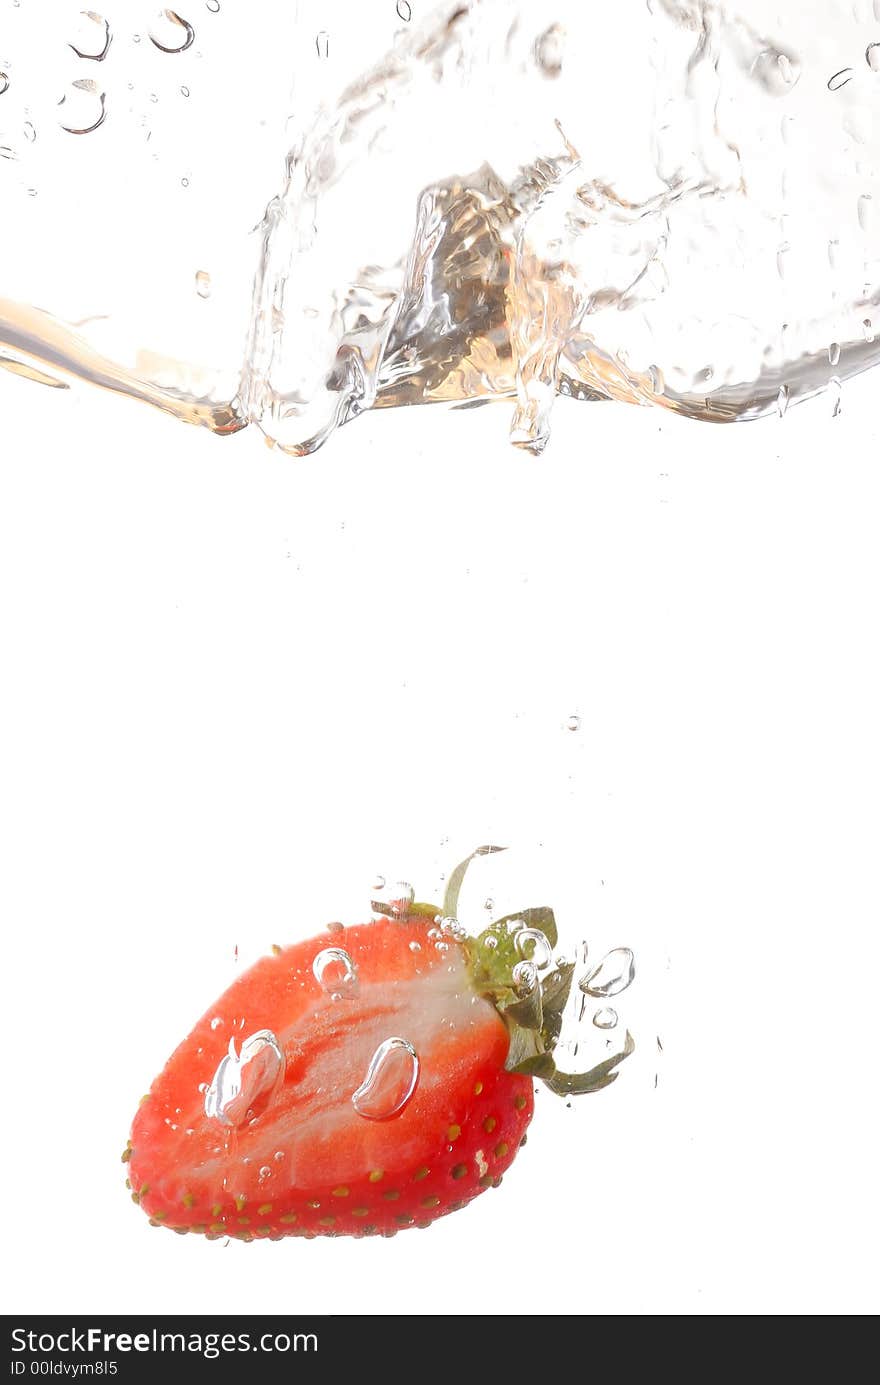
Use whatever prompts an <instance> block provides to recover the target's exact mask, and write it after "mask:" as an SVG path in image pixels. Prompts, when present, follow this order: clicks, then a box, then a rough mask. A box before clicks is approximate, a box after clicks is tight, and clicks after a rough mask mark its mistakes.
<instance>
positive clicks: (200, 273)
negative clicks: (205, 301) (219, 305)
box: [196, 269, 211, 298]
mask: <svg viewBox="0 0 880 1385" xmlns="http://www.w3.org/2000/svg"><path fill="white" fill-rule="evenodd" d="M196 293H197V294H198V295H199V298H210V297H211V276H210V274H209V273H208V271H207V270H206V269H199V270H197V271H196Z"/></svg>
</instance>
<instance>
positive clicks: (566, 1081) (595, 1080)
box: [539, 1030, 636, 1096]
mask: <svg viewBox="0 0 880 1385" xmlns="http://www.w3.org/2000/svg"><path fill="white" fill-rule="evenodd" d="M635 1046H636V1045H635V1040H634V1039H633V1036H632V1034H630V1032H629V1030H627V1031H626V1040H625V1042H624V1045H623V1049H622V1051H621V1052H620V1053H615V1054H614V1056H613V1057H612V1058H606V1059H605V1061H604V1062H602V1063H597V1064H596V1066H595V1067H594V1068H591V1069H590V1071H589V1072H580V1073H575V1072H560V1071H559V1069H558V1068H555V1064H554V1068H555V1071H554V1072H553V1073H552V1074H551V1075H550V1076H548V1077H544V1076H543V1073H542V1074H539V1075H540V1076H541V1077H542V1078H543V1080H544V1082H546V1084H547V1086H548V1087H549V1088H550V1090H551V1092H555V1093H556V1095H557V1096H585V1095H586V1094H587V1093H588V1092H598V1091H601V1089H602V1088H603V1087H610V1085H611V1083H612V1082H616V1081H617V1078H618V1077H619V1075H620V1074H619V1073H618V1072H617V1071H615V1069H616V1068H617V1067H618V1065H619V1064H620V1063H622V1062H623V1060H624V1058H628V1057H629V1056H630V1054H631V1053H633V1052H634V1051H635Z"/></svg>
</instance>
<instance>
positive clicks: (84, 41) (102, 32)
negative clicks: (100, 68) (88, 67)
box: [67, 10, 112, 63]
mask: <svg viewBox="0 0 880 1385" xmlns="http://www.w3.org/2000/svg"><path fill="white" fill-rule="evenodd" d="M111 41H112V35H111V33H110V25H109V24H108V22H107V20H106V19H104V18H103V16H102V15H100V14H95V11H94V10H81V11H80V23H79V25H78V26H77V30H76V33H75V34H74V36H73V41H72V42H69V43H68V45H67V46H68V48H72V49H73V51H74V53H75V54H76V56H77V57H78V58H85V59H87V60H88V61H89V62H96V63H102V62H103V61H104V59H105V58H106V56H107V54H108V52H109V51H110V44H111Z"/></svg>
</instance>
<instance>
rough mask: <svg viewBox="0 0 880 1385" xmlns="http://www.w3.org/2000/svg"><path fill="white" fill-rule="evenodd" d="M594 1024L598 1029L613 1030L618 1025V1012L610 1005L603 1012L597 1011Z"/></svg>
mask: <svg viewBox="0 0 880 1385" xmlns="http://www.w3.org/2000/svg"><path fill="white" fill-rule="evenodd" d="M593 1023H594V1024H595V1026H596V1028H597V1029H613V1028H614V1026H615V1025H616V1023H617V1011H616V1010H612V1009H611V1006H610V1005H609V1006H606V1008H605V1009H603V1010H597V1011H596V1013H595V1015H594V1016H593Z"/></svg>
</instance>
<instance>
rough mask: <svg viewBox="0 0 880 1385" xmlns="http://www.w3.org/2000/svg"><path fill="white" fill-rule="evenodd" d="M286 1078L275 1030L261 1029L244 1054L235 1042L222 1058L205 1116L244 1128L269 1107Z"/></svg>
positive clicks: (207, 1098)
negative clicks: (276, 1090) (268, 1103)
mask: <svg viewBox="0 0 880 1385" xmlns="http://www.w3.org/2000/svg"><path fill="white" fill-rule="evenodd" d="M283 1077H284V1054H283V1052H282V1051H281V1047H280V1045H279V1043H278V1040H277V1039H276V1038H275V1035H274V1034H273V1033H272V1031H271V1029H258V1030H257V1032H256V1033H255V1034H251V1035H250V1037H249V1038H247V1039H245V1041H244V1043H243V1044H242V1046H241V1053H240V1054H237V1053H236V1051H235V1039H230V1040H229V1052H228V1053H227V1054H226V1057H225V1058H221V1060H220V1063H219V1064H218V1067H217V1071H216V1072H215V1073H214V1077H213V1079H212V1081H211V1085H210V1087H209V1088H208V1090H207V1092H206V1093H205V1115H206V1116H208V1117H209V1118H214V1119H216V1120H220V1121H222V1122H223V1124H224V1125H241V1124H242V1123H243V1122H244V1121H245V1120H246V1119H249V1118H252V1116H251V1113H253V1115H258V1114H259V1112H260V1111H261V1110H262V1109H263V1108H264V1107H265V1105H266V1102H267V1100H268V1098H269V1097H270V1096H271V1094H272V1092H273V1091H274V1090H275V1087H276V1084H277V1083H279V1082H280V1081H281V1080H282V1079H283Z"/></svg>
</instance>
